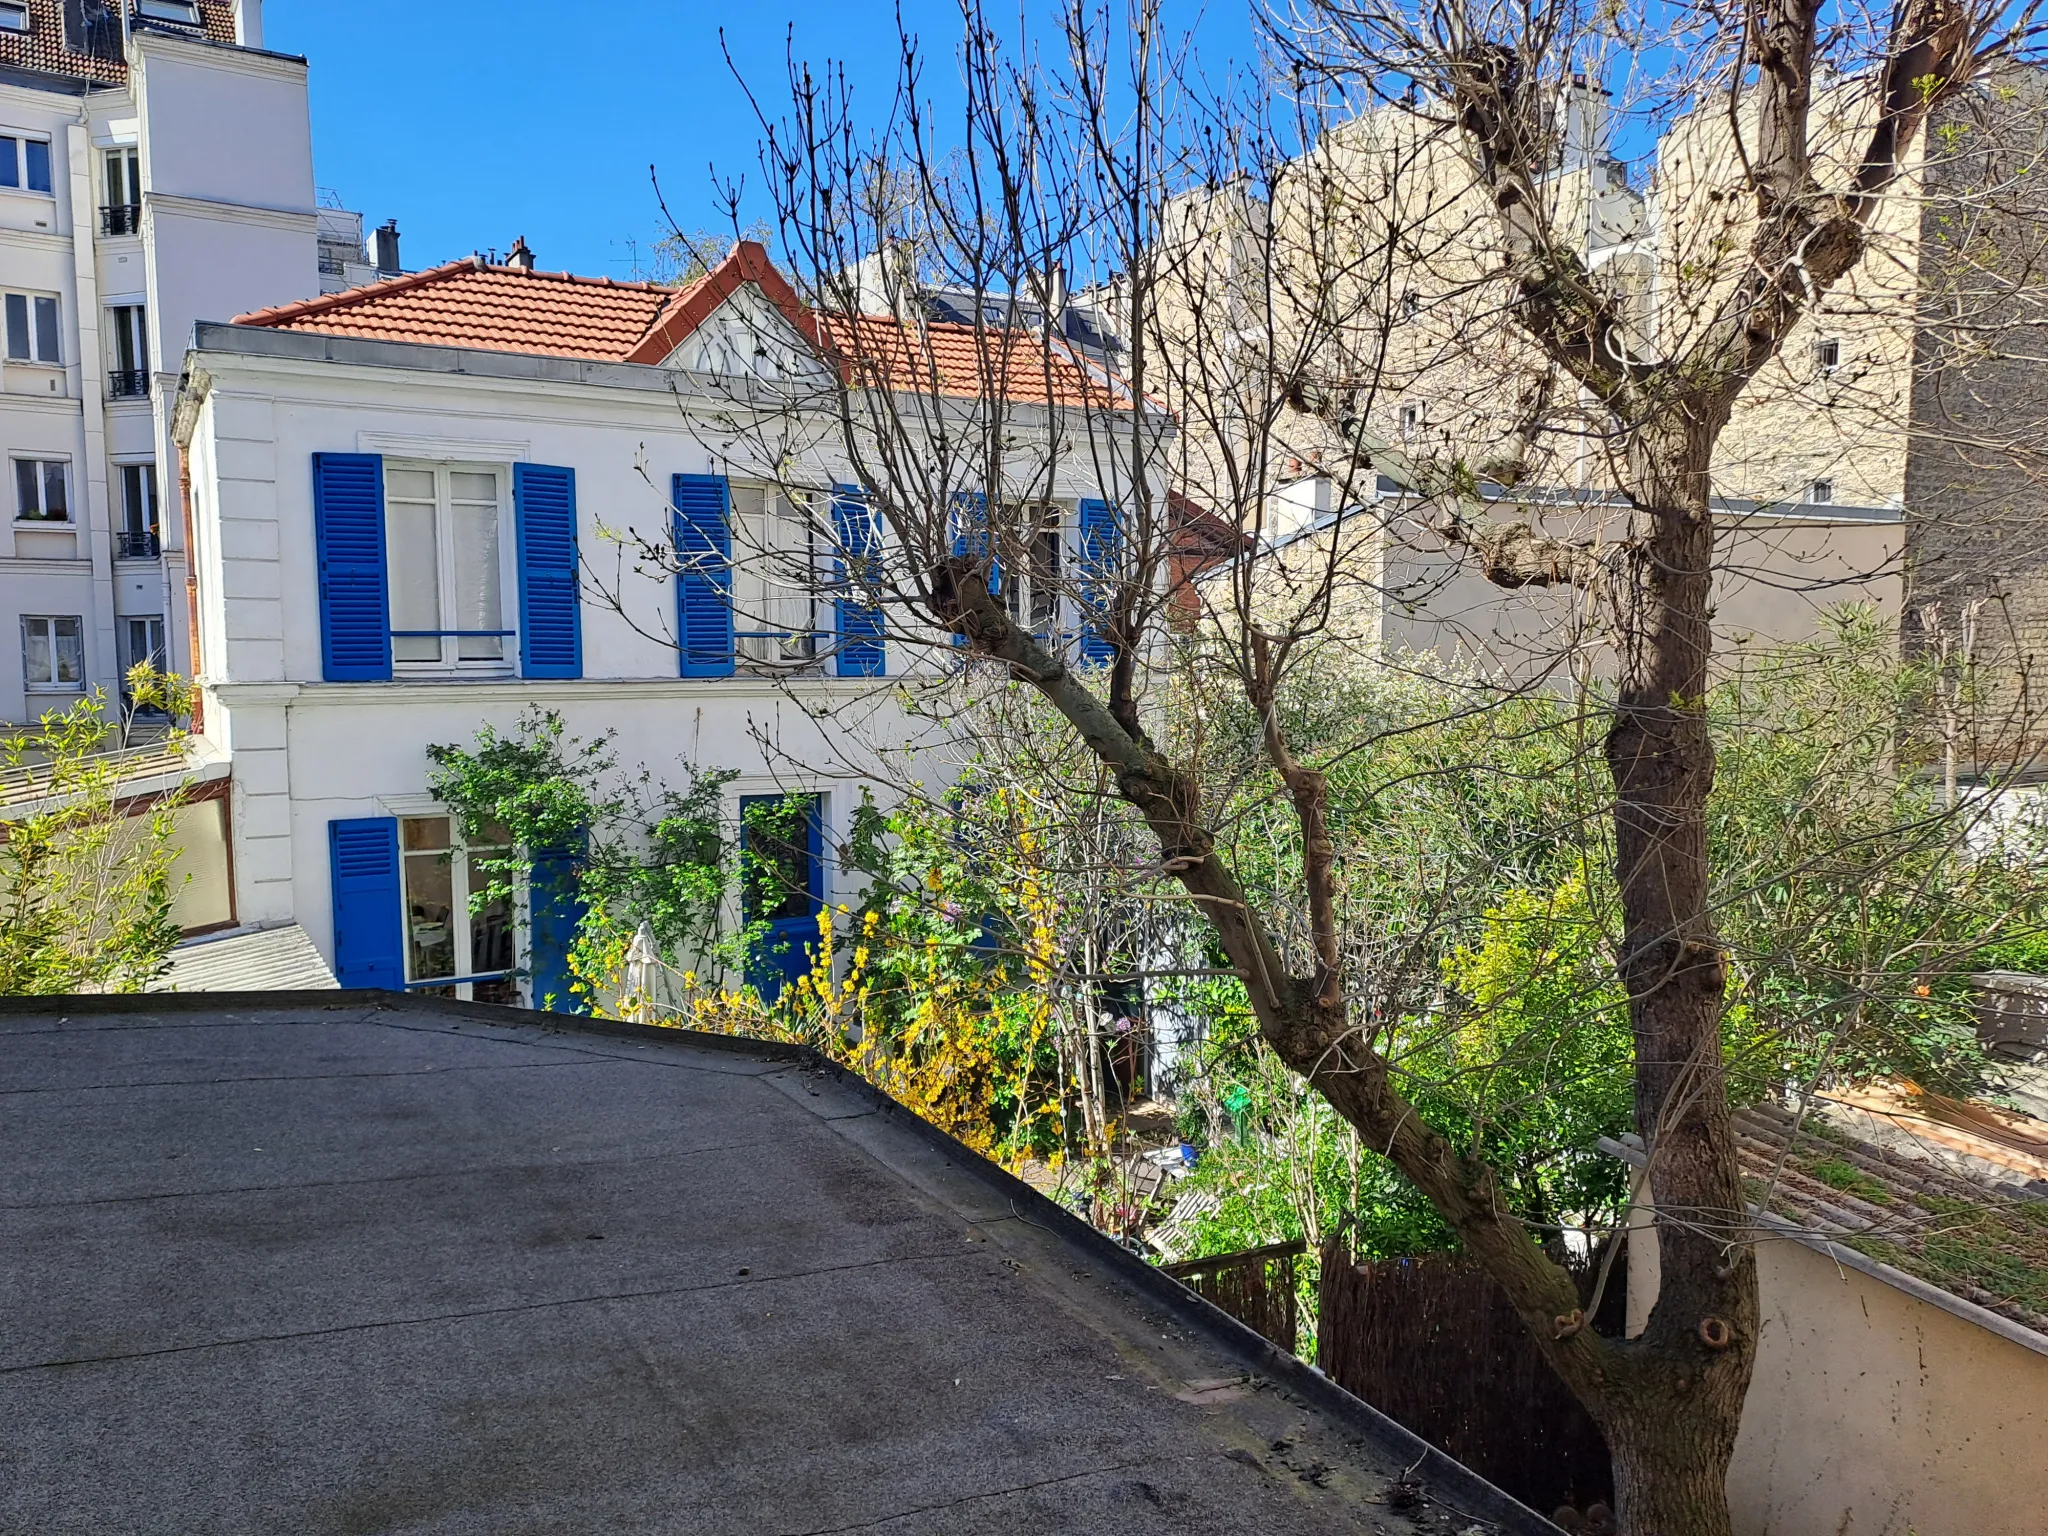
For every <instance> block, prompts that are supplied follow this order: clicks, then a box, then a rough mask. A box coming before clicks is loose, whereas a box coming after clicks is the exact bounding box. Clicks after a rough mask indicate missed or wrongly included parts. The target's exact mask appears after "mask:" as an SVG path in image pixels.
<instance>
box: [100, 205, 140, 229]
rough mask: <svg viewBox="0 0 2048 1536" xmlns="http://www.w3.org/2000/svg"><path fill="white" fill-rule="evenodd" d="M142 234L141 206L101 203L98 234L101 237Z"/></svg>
mask: <svg viewBox="0 0 2048 1536" xmlns="http://www.w3.org/2000/svg"><path fill="white" fill-rule="evenodd" d="M141 232H142V204H140V203H102V204H101V205H100V233H101V234H103V235H134V234H140V233H141Z"/></svg>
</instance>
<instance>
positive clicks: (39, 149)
mask: <svg viewBox="0 0 2048 1536" xmlns="http://www.w3.org/2000/svg"><path fill="white" fill-rule="evenodd" d="M21 147H22V148H23V149H25V150H27V151H28V189H29V191H31V192H47V191H49V190H50V146H49V142H48V141H47V140H44V139H26V140H24V141H23V142H22V146H21Z"/></svg>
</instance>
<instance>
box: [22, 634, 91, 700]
mask: <svg viewBox="0 0 2048 1536" xmlns="http://www.w3.org/2000/svg"><path fill="white" fill-rule="evenodd" d="M21 680H22V682H23V684H24V685H26V686H27V687H29V688H31V689H36V690H40V691H42V692H46V693H77V692H78V691H80V690H81V689H82V688H84V687H85V620H83V619H80V618H40V617H24V618H23V619H22V621H21Z"/></svg>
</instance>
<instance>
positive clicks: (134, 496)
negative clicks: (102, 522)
mask: <svg viewBox="0 0 2048 1536" xmlns="http://www.w3.org/2000/svg"><path fill="white" fill-rule="evenodd" d="M120 471H121V526H120V528H119V530H117V532H116V535H115V550H116V553H118V554H119V555H120V556H121V558H122V559H124V560H154V559H155V558H156V557H157V556H158V555H159V554H160V553H162V550H161V547H160V546H159V543H158V537H157V521H156V518H157V511H156V466H155V465H154V464H123V465H121V466H120Z"/></svg>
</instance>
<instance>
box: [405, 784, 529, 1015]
mask: <svg viewBox="0 0 2048 1536" xmlns="http://www.w3.org/2000/svg"><path fill="white" fill-rule="evenodd" d="M398 848H399V861H400V866H401V878H402V879H403V881H404V900H405V980H406V984H407V987H408V989H411V988H414V987H417V986H419V985H420V984H421V983H425V984H426V985H425V986H424V987H423V988H422V990H426V991H431V992H437V993H439V994H440V995H442V996H444V997H460V998H465V999H471V1000H474V1001H477V1002H485V1003H517V1002H518V1001H519V984H518V982H517V981H515V980H513V979H512V978H511V977H509V976H508V975H507V973H508V972H509V971H511V969H512V968H513V964H514V961H513V947H514V945H513V941H514V926H513V915H512V907H511V903H510V902H508V901H506V900H505V899H504V898H503V897H502V896H500V897H498V898H496V899H494V900H491V901H487V902H486V901H480V900H479V899H478V898H481V897H482V895H483V894H484V892H485V891H486V890H488V889H489V888H490V886H491V884H492V881H493V878H494V872H493V871H492V870H490V869H488V868H486V867H485V866H486V865H487V864H488V863H490V862H492V861H494V860H499V859H507V858H510V857H511V855H512V838H511V834H510V833H508V832H506V831H504V829H502V828H494V829H492V831H491V833H490V834H489V835H487V836H486V837H485V838H484V839H483V840H482V841H479V842H476V843H468V842H465V841H464V840H463V839H462V837H461V835H460V829H459V828H458V827H457V826H456V825H455V821H454V818H452V817H449V816H403V817H400V818H399V822H398Z"/></svg>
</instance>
